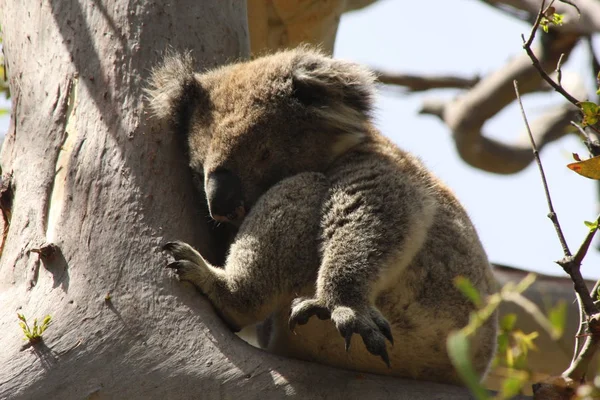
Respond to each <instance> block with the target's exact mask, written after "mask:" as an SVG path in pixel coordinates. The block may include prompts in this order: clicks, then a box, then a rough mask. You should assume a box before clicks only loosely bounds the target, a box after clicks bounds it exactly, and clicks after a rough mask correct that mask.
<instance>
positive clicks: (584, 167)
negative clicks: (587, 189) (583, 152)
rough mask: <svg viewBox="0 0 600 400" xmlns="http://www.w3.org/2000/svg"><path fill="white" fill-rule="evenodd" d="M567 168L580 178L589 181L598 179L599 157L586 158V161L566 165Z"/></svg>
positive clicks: (599, 173) (599, 170) (599, 174)
mask: <svg viewBox="0 0 600 400" xmlns="http://www.w3.org/2000/svg"><path fill="white" fill-rule="evenodd" d="M567 167H568V168H569V169H570V170H572V171H575V172H577V173H578V174H579V175H581V176H585V177H586V178H590V179H596V180H599V179H600V156H596V157H592V158H588V159H587V160H583V161H578V162H574V163H571V164H567Z"/></svg>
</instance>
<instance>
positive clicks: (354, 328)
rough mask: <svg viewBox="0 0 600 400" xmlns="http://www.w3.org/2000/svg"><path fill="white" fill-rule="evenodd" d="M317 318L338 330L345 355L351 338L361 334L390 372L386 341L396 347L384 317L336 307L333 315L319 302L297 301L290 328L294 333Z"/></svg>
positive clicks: (377, 313)
mask: <svg viewBox="0 0 600 400" xmlns="http://www.w3.org/2000/svg"><path fill="white" fill-rule="evenodd" d="M313 315H316V316H317V317H318V318H319V319H331V320H332V321H333V323H334V324H335V326H336V328H337V330H338V331H339V332H340V334H341V335H342V337H343V338H344V344H345V348H346V351H348V350H350V343H351V341H352V335H354V334H355V333H358V334H359V335H360V336H361V337H362V340H363V342H364V344H365V347H366V348H367V350H368V351H369V352H370V353H371V354H373V355H376V356H379V357H381V359H382V360H383V362H385V364H386V365H387V366H388V368H390V358H389V356H388V353H387V348H386V343H385V340H386V339H387V340H389V341H390V343H391V344H392V345H394V338H393V336H392V329H391V328H390V324H389V323H388V322H387V321H386V319H385V318H384V317H383V315H381V313H380V312H379V311H378V310H377V309H375V308H373V307H369V308H367V309H365V310H356V309H353V308H350V307H343V306H339V307H334V309H333V311H330V310H329V309H328V308H327V307H326V306H324V305H323V304H322V302H320V301H319V300H317V299H306V298H297V299H295V300H294V301H293V302H292V307H291V311H290V319H289V327H290V329H291V330H292V331H293V330H294V328H295V327H296V324H300V325H303V324H306V323H307V322H308V320H309V319H310V317H312V316H313Z"/></svg>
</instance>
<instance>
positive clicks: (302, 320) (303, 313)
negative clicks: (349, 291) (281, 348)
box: [288, 297, 331, 331]
mask: <svg viewBox="0 0 600 400" xmlns="http://www.w3.org/2000/svg"><path fill="white" fill-rule="evenodd" d="M313 315H316V316H317V317H318V318H319V319H329V318H331V313H330V312H329V310H328V309H327V307H325V306H324V305H322V304H321V303H320V302H319V301H318V300H316V299H309V298H305V297H297V298H295V299H294V301H292V306H291V309H290V319H289V320H288V325H289V327H290V329H291V330H292V331H293V330H294V328H295V327H296V324H300V325H304V324H306V323H307V322H308V320H309V319H310V317H312V316H313Z"/></svg>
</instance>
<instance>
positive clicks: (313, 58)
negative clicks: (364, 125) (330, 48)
mask: <svg viewBox="0 0 600 400" xmlns="http://www.w3.org/2000/svg"><path fill="white" fill-rule="evenodd" d="M292 68H293V72H292V85H293V96H294V97H295V98H296V99H298V100H299V101H300V102H301V103H302V104H304V105H306V106H308V107H314V108H315V110H318V111H319V113H321V114H327V115H324V116H326V117H328V118H333V119H334V120H337V121H338V122H342V120H344V119H350V120H353V121H354V122H358V120H360V121H362V122H364V121H365V120H366V119H368V117H369V114H370V112H371V110H372V107H373V95H374V91H375V90H374V87H375V85H374V81H375V75H374V74H373V73H372V72H371V71H369V70H368V69H366V68H364V67H361V66H360V65H357V64H354V63H351V62H347V61H342V60H334V59H331V58H329V57H325V56H323V55H321V54H319V53H317V52H314V51H308V52H301V53H300V54H298V55H297V58H296V60H295V63H294V65H293V67H292ZM334 114H337V115H334ZM332 122H333V121H332ZM347 122H350V121H347ZM344 125H347V124H344ZM352 125H354V123H352Z"/></svg>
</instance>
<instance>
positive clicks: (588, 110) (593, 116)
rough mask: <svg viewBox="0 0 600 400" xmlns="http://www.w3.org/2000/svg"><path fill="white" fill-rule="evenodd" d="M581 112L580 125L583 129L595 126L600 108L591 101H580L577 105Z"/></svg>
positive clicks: (599, 116)
mask: <svg viewBox="0 0 600 400" xmlns="http://www.w3.org/2000/svg"><path fill="white" fill-rule="evenodd" d="M577 105H579V108H581V112H582V113H583V120H582V121H581V124H582V125H583V126H584V127H585V126H588V125H595V124H596V123H597V122H598V118H600V106H598V104H596V103H594V102H592V101H580V102H579V103H577Z"/></svg>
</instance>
